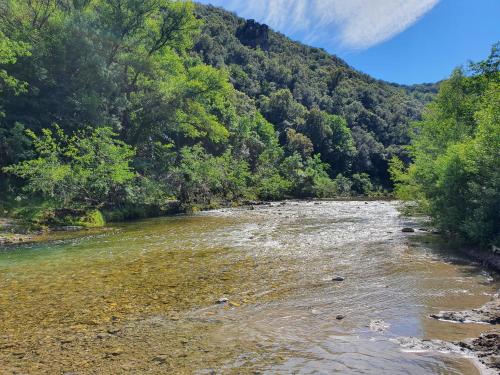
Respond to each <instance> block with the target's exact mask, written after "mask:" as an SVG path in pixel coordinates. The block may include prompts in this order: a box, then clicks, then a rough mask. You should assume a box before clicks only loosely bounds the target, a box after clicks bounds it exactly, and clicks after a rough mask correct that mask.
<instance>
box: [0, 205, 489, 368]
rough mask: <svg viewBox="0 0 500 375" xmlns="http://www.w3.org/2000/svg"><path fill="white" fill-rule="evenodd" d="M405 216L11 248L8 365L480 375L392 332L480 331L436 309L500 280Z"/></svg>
mask: <svg viewBox="0 0 500 375" xmlns="http://www.w3.org/2000/svg"><path fill="white" fill-rule="evenodd" d="M405 225H407V223H404V220H403V219H401V218H400V217H399V214H398V212H397V209H396V203H391V202H370V203H368V204H365V203H364V202H321V203H318V202H287V203H286V204H284V205H283V204H274V205H273V206H263V207H258V208H256V209H255V210H249V209H245V208H241V209H225V210H219V211H210V212H204V213H200V214H196V215H192V216H178V217H173V218H162V219H154V220H146V221H142V222H135V223H129V224H125V225H119V226H116V227H114V229H113V230H108V231H105V232H96V233H91V234H87V235H85V236H83V237H80V238H77V239H70V238H66V239H64V238H62V239H59V240H58V241H53V242H51V243H47V244H36V245H31V246H28V245H25V246H21V247H17V248H15V249H12V248H11V249H4V250H0V373H6V374H10V373H29V374H36V373H50V374H54V373H77V374H88V373H96V374H97V373H99V374H116V373H138V374H143V373H151V374H163V373H176V374H183V373H200V374H205V373H206V374H209V373H255V372H262V373H339V374H351V373H352V374H382V373H383V374H401V373H406V374H419V375H420V374H474V373H477V370H475V369H474V366H473V365H472V363H470V362H469V361H467V360H465V359H463V358H458V357H453V356H447V357H445V356H441V355H437V354H430V353H427V354H416V353H404V352H402V351H401V350H400V348H399V347H398V346H397V344H395V343H394V340H391V339H392V338H395V337H399V336H417V337H422V338H438V339H443V340H459V339H463V338H466V337H473V336H477V335H478V334H479V333H480V332H482V331H485V330H487V329H488V326H485V325H460V324H453V323H445V322H439V321H436V320H432V319H429V318H428V315H429V314H431V313H434V312H437V311H439V310H453V309H459V310H462V309H466V308H472V307H477V306H480V305H482V304H483V303H485V302H487V301H488V300H490V299H491V296H492V294H493V293H495V291H496V288H497V287H498V283H497V282H491V280H488V275H486V274H484V273H481V271H480V270H478V269H476V268H474V267H473V266H468V265H467V264H466V263H463V262H462V263H460V262H457V261H455V260H453V259H448V258H446V259H444V255H442V254H441V253H440V252H439V248H438V246H436V245H432V241H433V239H432V236H431V235H427V236H424V235H419V234H418V233H417V234H410V235H408V234H403V233H402V232H401V228H402V227H403V226H405ZM73 235H74V234H73ZM333 276H342V277H344V278H345V280H344V281H343V282H332V281H331V279H332V277H333ZM223 297H224V298H228V300H229V303H225V304H217V303H216V301H217V300H218V299H220V298H223ZM338 315H343V316H344V317H345V318H344V319H340V320H339V319H337V316H338ZM376 319H377V320H379V319H380V320H383V322H384V324H385V325H386V326H387V327H388V328H387V330H385V331H384V330H383V329H382V330H380V331H376V330H375V331H374V330H371V329H370V327H369V326H370V322H371V321H373V320H376Z"/></svg>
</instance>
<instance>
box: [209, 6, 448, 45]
mask: <svg viewBox="0 0 500 375" xmlns="http://www.w3.org/2000/svg"><path fill="white" fill-rule="evenodd" d="M207 1H208V0H207ZM439 1H440V0H225V1H224V0H210V2H211V3H212V4H214V5H219V6H223V7H225V8H227V9H230V10H233V11H236V12H238V14H239V15H241V16H243V17H246V18H255V19H257V20H258V21H260V22H263V23H267V24H268V25H270V26H271V27H273V28H275V29H277V30H279V31H281V32H283V33H287V34H290V33H301V34H302V35H303V36H304V38H305V41H306V42H314V41H315V40H318V39H321V40H323V41H325V38H326V40H327V41H328V40H330V42H331V43H334V42H340V44H341V45H342V46H343V47H345V48H348V49H365V48H368V47H371V46H373V45H376V44H378V43H381V42H384V41H386V40H388V39H390V38H392V37H393V36H395V35H397V34H399V33H401V32H402V31H404V30H406V29H407V28H408V27H410V26H411V25H413V24H414V23H415V22H417V21H418V20H419V19H420V18H421V17H422V16H423V15H425V14H426V13H427V12H428V11H429V10H431V9H432V8H433V7H434V6H435V5H436V4H437V3H438V2H439Z"/></svg>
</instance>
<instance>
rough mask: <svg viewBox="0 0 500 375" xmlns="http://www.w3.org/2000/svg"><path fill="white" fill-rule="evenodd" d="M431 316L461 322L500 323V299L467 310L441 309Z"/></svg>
mask: <svg viewBox="0 0 500 375" xmlns="http://www.w3.org/2000/svg"><path fill="white" fill-rule="evenodd" d="M431 318H434V319H439V320H447V321H452V322H460V323H489V324H500V300H495V301H491V302H488V303H487V304H486V305H484V306H483V307H480V308H478V309H472V310H465V311H441V312H439V313H438V314H432V315H431Z"/></svg>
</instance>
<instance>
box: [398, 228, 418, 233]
mask: <svg viewBox="0 0 500 375" xmlns="http://www.w3.org/2000/svg"><path fill="white" fill-rule="evenodd" d="M401 232H403V233H413V232H415V229H413V228H403V229H401Z"/></svg>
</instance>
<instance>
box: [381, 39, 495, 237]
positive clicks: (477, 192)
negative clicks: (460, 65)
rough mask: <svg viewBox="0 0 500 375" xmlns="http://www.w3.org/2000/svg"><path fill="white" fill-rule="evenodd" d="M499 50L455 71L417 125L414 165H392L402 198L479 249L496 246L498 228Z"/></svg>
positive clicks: (414, 143) (412, 149)
mask: <svg viewBox="0 0 500 375" xmlns="http://www.w3.org/2000/svg"><path fill="white" fill-rule="evenodd" d="M497 51H498V50H497V47H496V46H495V47H494V48H493V53H492V54H491V56H490V58H489V59H488V60H486V61H484V62H481V63H478V64H473V65H472V68H473V69H472V73H473V74H472V75H466V74H465V73H464V72H463V71H462V70H456V71H455V72H454V73H453V75H452V76H451V78H450V79H449V80H448V81H446V82H445V83H443V84H442V85H441V90H440V92H439V94H438V96H437V98H436V101H435V102H433V103H432V104H430V105H429V107H428V110H427V112H426V114H425V117H424V120H423V121H422V122H420V123H418V124H417V125H418V127H417V129H416V132H415V134H414V136H413V140H412V145H411V156H412V158H413V161H412V164H411V165H410V166H409V167H408V168H405V167H404V166H403V164H402V163H401V161H398V160H397V159H394V160H393V162H392V164H391V169H390V171H391V174H392V176H393V179H394V181H395V183H396V191H397V193H398V194H399V196H400V197H402V198H407V199H408V198H411V199H416V200H417V201H418V202H419V203H420V207H421V208H422V209H423V210H424V211H425V212H427V213H429V214H430V215H431V217H432V218H433V219H434V222H435V224H436V225H437V226H439V227H440V228H442V229H443V230H445V231H447V232H449V233H451V234H455V235H459V236H461V237H462V238H464V239H466V240H470V241H472V242H475V243H482V244H487V243H488V242H490V241H498V237H499V228H500V167H499V164H498V160H499V156H500V154H499V150H500V94H499V93H500V71H499V70H498V66H499V63H498V59H499V56H498V52H497Z"/></svg>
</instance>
